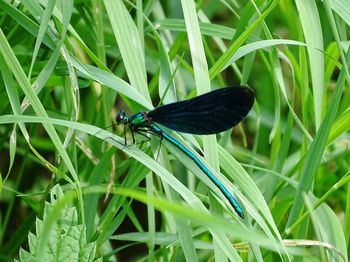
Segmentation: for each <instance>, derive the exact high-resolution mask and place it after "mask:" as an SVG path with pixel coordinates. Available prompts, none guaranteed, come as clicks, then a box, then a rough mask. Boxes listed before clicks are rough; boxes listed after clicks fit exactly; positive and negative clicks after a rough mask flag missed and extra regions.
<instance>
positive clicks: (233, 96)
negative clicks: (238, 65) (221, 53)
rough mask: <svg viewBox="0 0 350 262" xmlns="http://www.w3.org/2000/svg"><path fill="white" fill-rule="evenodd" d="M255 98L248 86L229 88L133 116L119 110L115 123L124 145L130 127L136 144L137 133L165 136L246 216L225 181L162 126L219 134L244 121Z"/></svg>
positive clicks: (185, 131)
mask: <svg viewBox="0 0 350 262" xmlns="http://www.w3.org/2000/svg"><path fill="white" fill-rule="evenodd" d="M254 97H255V96H254V92H253V90H252V89H251V88H249V87H244V86H236V87H226V88H221V89H217V90H214V91H211V92H208V93H206V94H203V95H200V96H197V97H194V98H191V99H188V100H183V101H178V102H174V103H170V104H166V105H162V106H159V107H157V108H155V109H154V110H151V111H145V112H139V113H136V114H134V115H132V116H127V115H126V113H125V112H124V111H123V110H120V111H119V112H118V114H117V116H116V123H117V125H119V124H123V125H124V139H125V140H124V144H125V146H126V144H127V140H126V135H125V132H126V127H127V128H129V130H130V131H131V135H132V141H133V143H135V136H134V133H138V134H141V135H143V136H146V134H153V135H155V136H158V137H159V138H160V139H161V141H162V140H163V139H165V140H166V141H168V142H169V143H171V144H172V145H174V146H175V147H176V148H178V149H179V150H180V151H182V152H183V153H184V154H186V155H187V156H188V157H189V158H190V159H192V160H193V162H194V163H195V164H196V165H197V166H198V167H199V168H200V169H201V170H202V172H203V173H205V174H206V175H207V176H208V178H209V179H210V180H211V181H212V182H213V183H214V184H215V186H216V187H217V188H218V189H219V190H220V191H221V192H222V193H223V195H224V196H225V198H226V199H227V200H228V201H229V203H230V204H231V206H232V207H233V209H234V210H235V211H236V213H237V214H238V215H239V216H240V217H241V218H242V219H243V218H244V212H243V209H242V207H241V206H240V205H239V204H238V202H237V200H236V199H235V198H234V197H233V195H232V194H231V192H230V191H229V190H228V189H227V188H226V187H225V186H224V184H223V183H222V182H221V181H220V180H219V179H218V178H217V177H216V176H215V175H214V174H213V173H212V172H211V171H210V170H209V169H208V168H207V167H206V166H205V165H204V163H203V162H202V161H201V160H200V159H199V158H198V157H197V156H196V155H195V154H194V153H193V152H192V151H191V150H189V149H188V148H187V147H185V146H184V145H183V144H182V143H181V142H179V141H178V140H176V139H175V138H174V137H172V136H171V135H169V134H168V133H166V132H165V131H164V130H163V129H162V128H161V127H160V126H159V125H161V126H165V127H167V128H169V129H171V130H174V131H178V132H183V133H190V134H195V135H209V134H217V133H220V132H223V131H226V130H228V129H230V128H232V127H233V126H235V125H237V124H238V123H239V122H241V121H242V120H243V118H245V117H246V116H247V114H248V113H249V111H250V110H251V108H252V106H253V104H254ZM158 124H159V125H158Z"/></svg>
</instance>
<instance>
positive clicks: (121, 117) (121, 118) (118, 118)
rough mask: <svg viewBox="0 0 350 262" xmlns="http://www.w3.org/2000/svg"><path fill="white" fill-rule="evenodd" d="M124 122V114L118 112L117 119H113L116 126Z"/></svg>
mask: <svg viewBox="0 0 350 262" xmlns="http://www.w3.org/2000/svg"><path fill="white" fill-rule="evenodd" d="M124 120H125V112H124V111H122V110H120V111H119V112H118V114H117V117H116V118H115V121H116V122H117V124H120V123H121V122H124Z"/></svg>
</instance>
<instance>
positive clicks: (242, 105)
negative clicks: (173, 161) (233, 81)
mask: <svg viewBox="0 0 350 262" xmlns="http://www.w3.org/2000/svg"><path fill="white" fill-rule="evenodd" d="M253 103H254V92H253V90H252V89H250V88H248V87H227V88H222V89H218V90H215V91H212V92H209V93H206V94H203V95H200V96H197V97H195V98H192V99H188V100H184V101H179V102H175V103H171V104H167V105H164V106H160V107H158V108H156V109H154V110H152V111H150V112H148V113H147V115H148V117H149V118H150V120H151V121H153V122H156V123H159V124H161V125H163V126H166V127H168V128H170V129H172V130H175V131H179V132H184V133H191V134H199V135H208V134H216V133H220V132H223V131H225V130H227V129H229V128H231V127H233V126H235V125H237V124H238V123H239V122H240V121H241V120H242V119H243V118H244V117H245V116H246V115H247V114H248V112H249V111H250V109H251V108H252V106H253Z"/></svg>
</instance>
